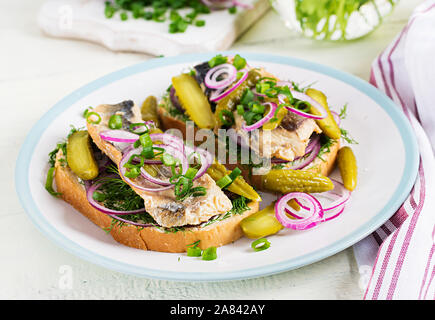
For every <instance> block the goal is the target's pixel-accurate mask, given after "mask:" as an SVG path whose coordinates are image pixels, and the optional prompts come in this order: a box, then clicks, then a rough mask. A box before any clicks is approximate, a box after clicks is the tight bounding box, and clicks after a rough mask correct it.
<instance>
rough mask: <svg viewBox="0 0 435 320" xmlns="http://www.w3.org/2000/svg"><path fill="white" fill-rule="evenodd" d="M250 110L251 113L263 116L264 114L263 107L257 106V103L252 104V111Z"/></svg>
mask: <svg viewBox="0 0 435 320" xmlns="http://www.w3.org/2000/svg"><path fill="white" fill-rule="evenodd" d="M251 110H252V112H255V113H261V114H263V113H264V105H262V104H259V103H254V104H253V105H252V109H251Z"/></svg>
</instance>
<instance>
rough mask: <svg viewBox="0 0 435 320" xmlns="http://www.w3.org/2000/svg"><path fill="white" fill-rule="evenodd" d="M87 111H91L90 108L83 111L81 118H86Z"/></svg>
mask: <svg viewBox="0 0 435 320" xmlns="http://www.w3.org/2000/svg"><path fill="white" fill-rule="evenodd" d="M89 109H92V107H89V108H87V109H86V110H85V111H83V118H85V119H86V117H87V116H88V112H89Z"/></svg>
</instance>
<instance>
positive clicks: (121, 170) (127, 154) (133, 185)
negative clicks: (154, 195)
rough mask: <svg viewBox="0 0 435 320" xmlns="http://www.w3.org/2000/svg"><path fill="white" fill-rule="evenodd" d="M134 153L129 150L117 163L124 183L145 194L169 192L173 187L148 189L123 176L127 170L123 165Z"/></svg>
mask: <svg viewBox="0 0 435 320" xmlns="http://www.w3.org/2000/svg"><path fill="white" fill-rule="evenodd" d="M134 151H135V149H131V150H130V151H129V152H125V153H124V154H123V156H122V158H121V161H120V162H119V165H118V169H119V174H120V176H121V177H122V179H123V180H124V181H125V182H126V183H128V184H129V185H130V186H131V187H134V188H137V189H139V190H142V191H145V192H159V191H165V190H169V189H171V188H173V187H174V185H168V186H160V187H158V188H148V187H144V186H141V185H139V184H137V183H135V182H134V181H132V180H131V179H130V178H128V177H127V176H126V175H125V173H126V171H127V169H126V168H125V167H124V165H125V164H126V163H127V161H128V159H130V157H131V156H132V155H133V154H135V153H133V152H134Z"/></svg>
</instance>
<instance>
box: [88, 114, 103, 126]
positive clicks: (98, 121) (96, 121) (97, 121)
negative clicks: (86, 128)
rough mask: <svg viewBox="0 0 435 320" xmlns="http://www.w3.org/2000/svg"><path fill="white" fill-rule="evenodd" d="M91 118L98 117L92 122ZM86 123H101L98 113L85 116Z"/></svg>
mask: <svg viewBox="0 0 435 320" xmlns="http://www.w3.org/2000/svg"><path fill="white" fill-rule="evenodd" d="M92 116H96V117H98V119H97V120H95V121H92V119H91V117H92ZM86 121H87V122H88V123H90V124H99V123H100V122H101V116H100V115H99V114H98V113H96V112H93V111H92V112H88V113H87V114H86Z"/></svg>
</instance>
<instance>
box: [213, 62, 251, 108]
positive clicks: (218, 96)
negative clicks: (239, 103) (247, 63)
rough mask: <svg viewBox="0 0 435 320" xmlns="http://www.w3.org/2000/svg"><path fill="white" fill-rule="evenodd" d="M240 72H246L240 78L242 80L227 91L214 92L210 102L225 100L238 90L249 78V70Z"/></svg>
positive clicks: (218, 90)
mask: <svg viewBox="0 0 435 320" xmlns="http://www.w3.org/2000/svg"><path fill="white" fill-rule="evenodd" d="M240 72H244V73H243V75H242V76H241V77H240V79H239V80H238V81H237V82H236V83H235V84H234V85H233V86H232V87H231V88H229V89H227V90H226V91H225V89H217V90H215V91H213V92H212V93H211V95H210V101H213V102H217V101H219V100H221V99H223V98H225V97H226V96H227V95H229V94H230V93H231V92H233V91H234V90H236V89H237V88H238V87H239V86H240V85H241V84H242V83H243V81H245V80H246V79H247V78H248V70H247V69H242V70H240Z"/></svg>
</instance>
